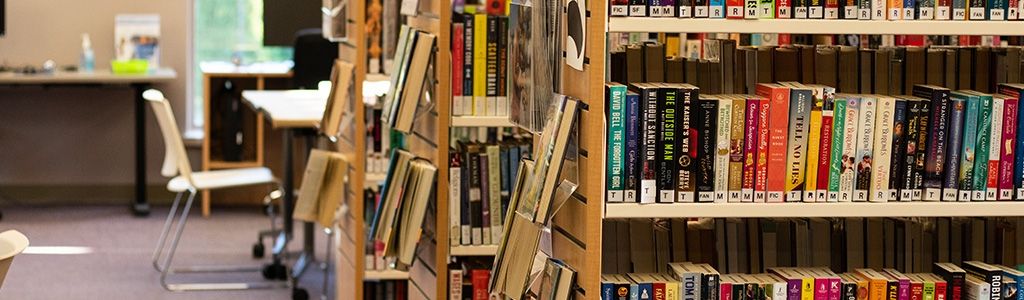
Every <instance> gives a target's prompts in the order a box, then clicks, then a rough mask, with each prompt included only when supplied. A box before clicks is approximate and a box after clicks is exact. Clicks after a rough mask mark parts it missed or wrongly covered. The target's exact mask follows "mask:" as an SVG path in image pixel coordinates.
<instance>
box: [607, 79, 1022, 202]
mask: <svg viewBox="0 0 1024 300" xmlns="http://www.w3.org/2000/svg"><path fill="white" fill-rule="evenodd" d="M631 87H632V89H633V90H634V91H635V93H634V92H627V87H626V86H625V85H620V84H610V85H609V87H608V99H609V102H608V111H607V112H608V120H609V122H608V132H609V134H608V145H609V151H608V154H609V155H608V160H607V162H608V164H607V168H608V169H607V183H608V184H607V187H608V194H607V197H608V198H607V199H608V202H639V203H656V202H659V203H672V202H783V201H786V202H799V201H804V202H849V201H871V202H887V201H922V200H923V201H940V200H941V201H985V200H988V201H993V200H1013V199H1018V200H1019V199H1024V151H1014V148H1015V146H1017V143H1018V141H1024V137H1019V136H1018V125H1022V124H1024V122H1021V123H1020V124H1018V122H1017V120H1018V118H1020V117H1021V116H1018V114H1019V111H1020V110H1018V109H1017V106H1018V102H1019V101H1020V96H1021V91H1022V90H1024V85H1021V84H1005V85H1000V88H1001V90H1002V92H1003V94H996V95H992V94H985V93H980V92H975V91H970V90H964V91H956V92H951V91H950V90H948V89H945V88H941V87H936V86H930V85H916V86H915V87H914V89H913V94H914V95H913V96H884V95H877V94H835V93H834V89H833V88H831V87H827V86H823V85H803V84H800V83H793V82H788V83H782V84H764V83H762V84H759V85H758V88H757V95H699V90H698V89H697V88H696V87H694V86H692V85H687V84H657V83H648V84H633V85H632V86H631ZM633 111H635V112H633Z"/></svg>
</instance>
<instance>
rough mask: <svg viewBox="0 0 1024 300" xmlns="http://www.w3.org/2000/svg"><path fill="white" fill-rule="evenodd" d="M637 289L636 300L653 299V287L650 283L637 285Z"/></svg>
mask: <svg viewBox="0 0 1024 300" xmlns="http://www.w3.org/2000/svg"><path fill="white" fill-rule="evenodd" d="M637 286H638V287H637V289H638V290H639V292H638V293H637V294H638V296H637V297H638V299H640V300H653V299H654V285H653V284H651V283H638V284H637Z"/></svg>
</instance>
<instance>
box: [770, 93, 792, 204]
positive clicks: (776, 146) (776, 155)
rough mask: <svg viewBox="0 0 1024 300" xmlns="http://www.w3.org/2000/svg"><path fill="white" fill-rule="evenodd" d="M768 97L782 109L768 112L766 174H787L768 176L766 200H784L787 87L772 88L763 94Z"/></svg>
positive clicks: (787, 119) (787, 112)
mask: <svg viewBox="0 0 1024 300" xmlns="http://www.w3.org/2000/svg"><path fill="white" fill-rule="evenodd" d="M765 96H766V97H770V98H769V100H768V101H770V102H771V106H772V107H778V108H783V109H774V110H770V111H769V114H768V118H769V121H768V171H767V172H768V174H787V175H785V176H768V182H767V186H766V187H765V188H766V191H767V192H768V194H767V196H768V199H767V201H768V202H782V201H784V199H783V198H784V197H785V191H786V181H787V179H789V178H790V177H789V175H788V174H789V173H788V171H789V168H788V165H787V164H786V160H787V159H788V155H787V153H788V152H787V150H788V147H787V142H788V138H787V133H788V132H787V131H788V129H789V113H790V112H789V110H787V109H784V107H787V106H788V105H789V101H790V99H789V96H790V95H789V89H787V88H772V89H770V90H768V91H767V93H766V94H765Z"/></svg>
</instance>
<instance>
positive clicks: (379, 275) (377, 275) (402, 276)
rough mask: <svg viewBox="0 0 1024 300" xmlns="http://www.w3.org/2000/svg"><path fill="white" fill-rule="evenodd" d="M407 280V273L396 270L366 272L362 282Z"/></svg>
mask: <svg viewBox="0 0 1024 300" xmlns="http://www.w3.org/2000/svg"><path fill="white" fill-rule="evenodd" d="M407 279H409V272H402V271H396V270H366V272H364V275H363V280H364V281H380V280H407Z"/></svg>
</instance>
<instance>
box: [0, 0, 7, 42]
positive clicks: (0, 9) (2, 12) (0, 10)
mask: <svg viewBox="0 0 1024 300" xmlns="http://www.w3.org/2000/svg"><path fill="white" fill-rule="evenodd" d="M6 7H7V3H6V0H0V36H3V35H4V34H5V33H7V18H6V16H7V10H6Z"/></svg>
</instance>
